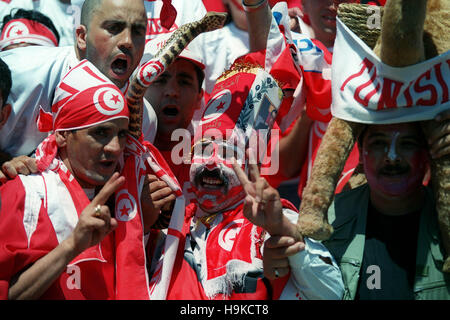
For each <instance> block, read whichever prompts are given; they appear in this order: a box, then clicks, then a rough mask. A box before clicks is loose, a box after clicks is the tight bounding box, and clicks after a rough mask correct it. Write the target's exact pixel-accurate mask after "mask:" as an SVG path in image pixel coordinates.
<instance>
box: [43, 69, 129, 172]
mask: <svg viewBox="0 0 450 320" xmlns="http://www.w3.org/2000/svg"><path fill="white" fill-rule="evenodd" d="M119 118H125V119H128V118H129V111H128V106H127V103H126V101H125V98H124V96H123V94H122V92H121V91H120V90H119V89H118V88H117V87H116V86H115V85H114V84H113V83H112V82H111V81H110V80H109V79H108V78H106V77H105V76H104V75H103V74H102V73H101V72H100V71H99V70H98V69H97V68H96V67H95V66H94V65H93V64H91V63H90V62H89V61H87V60H83V61H81V62H80V63H79V64H78V65H77V66H76V67H74V68H73V69H72V70H70V71H69V73H67V74H66V75H65V77H64V78H63V79H62V81H61V82H60V83H59V85H58V86H57V87H56V90H55V98H54V100H53V106H52V112H51V113H47V112H44V111H43V110H42V108H41V110H40V114H39V117H38V119H37V125H38V128H39V130H40V131H41V132H50V131H53V132H56V131H68V130H77V129H83V128H88V127H92V126H95V125H98V124H100V123H103V122H106V121H110V120H114V119H119ZM56 153H57V145H56V140H55V137H54V134H52V135H51V136H50V137H49V138H47V139H46V140H45V142H44V143H42V144H41V145H40V146H39V147H38V149H37V151H36V157H37V160H38V169H39V170H40V171H44V170H45V169H47V167H48V166H49V165H50V164H51V163H52V161H53V159H54V158H55V156H56Z"/></svg>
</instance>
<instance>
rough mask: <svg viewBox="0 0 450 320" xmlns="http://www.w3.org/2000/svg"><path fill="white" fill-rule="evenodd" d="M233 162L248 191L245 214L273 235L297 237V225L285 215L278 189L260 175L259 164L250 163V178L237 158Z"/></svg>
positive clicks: (245, 189)
mask: <svg viewBox="0 0 450 320" xmlns="http://www.w3.org/2000/svg"><path fill="white" fill-rule="evenodd" d="M232 164H233V169H234V171H235V172H236V175H237V177H238V179H239V181H240V182H241V184H242V187H243V188H244V191H245V193H246V197H245V200H244V208H243V210H244V216H245V217H246V218H247V219H248V220H250V221H251V222H252V223H253V224H255V225H257V226H260V227H262V228H264V229H265V230H266V231H267V232H269V233H270V235H272V236H273V235H280V236H281V235H285V236H291V237H296V235H297V232H296V229H297V228H296V225H295V224H293V223H291V222H290V221H289V220H288V218H286V217H285V216H284V214H283V212H282V209H283V205H282V203H281V200H280V195H279V193H278V191H277V190H276V189H275V188H273V187H272V186H270V185H269V183H268V182H267V181H266V179H264V178H263V177H261V176H260V174H259V169H258V166H257V165H256V164H249V177H250V179H249V178H248V177H247V175H246V174H245V172H244V171H243V170H242V168H241V167H240V165H239V164H237V162H236V160H235V159H232Z"/></svg>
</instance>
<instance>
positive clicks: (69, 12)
mask: <svg viewBox="0 0 450 320" xmlns="http://www.w3.org/2000/svg"><path fill="white" fill-rule="evenodd" d="M83 3H84V0H71V4H66V3H62V2H61V1H59V0H11V2H10V3H9V4H7V5H4V4H2V3H1V2H0V4H1V5H0V18H1V19H2V20H3V17H4V16H6V15H8V14H9V13H10V12H11V10H12V9H13V8H21V9H26V10H36V11H39V12H41V13H43V14H45V15H46V16H48V17H49V18H50V19H51V20H52V22H53V24H54V25H55V28H56V30H58V32H59V36H60V40H59V45H60V46H61V47H63V46H69V45H73V44H74V43H75V28H76V27H77V26H78V25H79V23H80V17H81V7H82V5H83Z"/></svg>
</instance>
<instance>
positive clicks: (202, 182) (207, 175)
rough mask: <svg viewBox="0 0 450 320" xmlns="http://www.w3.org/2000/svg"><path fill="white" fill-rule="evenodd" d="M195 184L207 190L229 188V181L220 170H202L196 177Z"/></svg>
mask: <svg viewBox="0 0 450 320" xmlns="http://www.w3.org/2000/svg"><path fill="white" fill-rule="evenodd" d="M195 184H196V185H197V186H199V187H202V188H206V189H222V188H225V189H226V188H227V186H228V183H227V179H226V178H225V176H224V175H223V174H222V171H221V170H220V169H219V168H215V169H213V170H208V169H207V168H204V169H202V170H201V171H200V172H199V173H198V174H197V175H196V177H195Z"/></svg>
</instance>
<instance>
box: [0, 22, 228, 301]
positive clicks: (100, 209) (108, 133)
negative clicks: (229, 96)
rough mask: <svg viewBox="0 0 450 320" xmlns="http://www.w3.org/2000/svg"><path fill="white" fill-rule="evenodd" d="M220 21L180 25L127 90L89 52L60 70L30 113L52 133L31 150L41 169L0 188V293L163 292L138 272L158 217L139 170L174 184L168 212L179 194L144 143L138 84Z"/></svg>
mask: <svg viewBox="0 0 450 320" xmlns="http://www.w3.org/2000/svg"><path fill="white" fill-rule="evenodd" d="M223 21H224V16H223V15H221V14H219V15H217V14H214V13H211V14H208V15H207V16H206V17H205V19H202V20H201V21H198V22H195V23H191V24H188V25H184V26H182V27H181V28H180V29H179V30H177V31H176V32H175V34H174V37H173V38H172V39H169V41H168V43H167V46H166V47H164V48H163V49H162V50H160V52H159V53H158V54H157V56H156V57H155V58H154V59H152V60H151V61H149V62H147V63H146V64H144V65H143V66H142V67H141V68H140V69H139V70H138V72H136V74H135V76H134V77H133V81H131V84H130V89H129V90H128V92H127V97H126V98H125V97H124V96H123V94H122V93H121V91H120V90H119V89H118V88H117V86H116V85H114V84H113V83H112V82H111V81H110V80H109V79H108V78H107V77H106V76H105V75H103V74H102V73H101V72H100V71H99V70H98V69H97V68H96V67H95V66H94V65H93V64H92V63H90V62H89V61H87V60H83V61H81V62H80V63H79V64H78V65H77V66H75V67H74V68H72V69H71V70H70V71H69V72H68V73H67V74H66V75H65V77H64V78H63V80H62V81H61V82H60V84H59V85H58V87H57V88H56V93H55V97H54V101H53V102H54V103H53V106H52V112H51V113H46V112H44V110H41V112H40V115H39V118H38V127H39V130H41V131H43V132H51V134H50V135H49V136H48V138H47V139H45V140H44V141H43V142H42V143H41V144H40V145H39V147H38V149H37V150H36V159H37V168H38V170H39V173H37V174H32V175H29V176H24V175H19V176H18V177H17V178H15V179H14V180H12V181H10V182H8V183H6V184H5V185H3V186H2V188H1V194H2V196H3V198H8V199H9V201H8V202H6V203H5V202H4V205H3V206H2V208H3V210H4V211H3V212H2V213H1V215H2V220H1V222H0V228H1V229H2V230H3V231H2V232H1V242H2V243H4V244H5V245H4V246H2V247H1V250H0V265H1V266H2V268H1V271H0V296H1V298H4V299H5V298H9V299H20V298H28V299H37V298H47V299H149V298H153V297H155V295H157V297H161V294H160V293H161V292H163V291H164V286H161V285H160V283H159V281H153V282H152V287H151V290H150V280H151V279H150V278H149V277H148V273H147V270H146V265H147V264H146V253H145V245H146V239H145V237H144V231H146V230H149V229H150V227H151V226H152V225H154V223H155V221H156V220H157V218H158V215H157V214H155V210H154V209H155V208H153V207H152V206H151V201H149V200H150V199H149V198H148V194H143V192H144V191H143V190H144V188H143V187H144V184H145V183H146V180H145V177H146V175H147V173H148V172H151V173H154V174H155V175H156V176H157V177H158V178H159V179H161V180H163V181H164V182H166V183H167V185H168V186H169V187H170V188H171V189H172V190H173V191H174V193H175V195H176V196H177V197H178V198H177V200H176V202H175V208H174V213H180V212H182V213H184V199H183V197H182V192H181V189H180V188H179V186H178V184H177V182H176V179H175V177H174V176H173V174H172V173H171V171H170V169H169V168H168V166H167V164H166V163H165V161H164V159H163V158H162V156H161V155H160V154H159V152H158V150H156V148H154V147H153V146H152V145H151V144H150V143H146V142H145V141H143V136H142V121H141V119H142V105H143V101H142V98H143V93H144V92H145V90H140V91H139V88H140V87H142V86H145V85H148V84H150V83H151V82H152V81H153V80H154V79H156V78H157V76H158V75H159V74H160V73H159V72H163V71H164V69H165V68H166V67H167V66H168V65H170V63H171V62H172V61H173V60H174V59H175V58H176V56H177V54H178V53H180V52H181V51H182V50H183V48H184V47H185V46H186V45H187V44H188V43H189V41H190V40H192V39H193V38H195V37H196V36H197V35H198V34H199V33H201V32H205V31H208V30H212V29H215V28H218V27H220V26H221V25H223ZM180 37H182V38H183V41H178V40H179V38H180ZM174 40H175V41H174ZM155 65H158V66H159V68H157V69H154V68H153V66H155ZM142 82H144V83H145V84H142ZM137 91H139V93H137ZM129 110H132V111H129ZM116 170H120V172H121V174H122V176H119V174H118V173H115V171H116ZM174 216H176V217H180V216H181V217H182V214H181V215H180V214H178V215H177V214H174ZM175 220H176V219H175ZM112 231H114V232H112ZM168 251H169V252H170V243H169V248H168ZM167 260H170V259H167ZM165 269H166V268H165ZM153 284H154V285H153ZM161 287H162V289H161ZM152 294H154V295H153V296H152Z"/></svg>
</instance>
